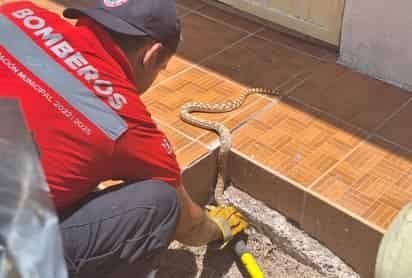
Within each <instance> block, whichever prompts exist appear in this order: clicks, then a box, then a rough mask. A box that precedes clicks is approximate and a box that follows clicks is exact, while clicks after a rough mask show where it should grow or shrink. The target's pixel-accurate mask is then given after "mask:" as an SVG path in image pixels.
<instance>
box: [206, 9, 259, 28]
mask: <svg viewBox="0 0 412 278" xmlns="http://www.w3.org/2000/svg"><path fill="white" fill-rule="evenodd" d="M199 12H200V13H202V14H204V15H206V16H210V17H212V18H214V19H217V20H219V21H222V22H225V23H227V24H230V25H232V26H235V27H237V28H240V29H243V30H245V31H248V32H251V33H253V32H256V31H257V30H258V29H260V28H262V26H261V25H259V24H257V23H255V22H252V21H249V20H247V19H244V18H242V17H240V16H238V15H235V14H233V13H229V12H226V11H224V10H222V9H219V8H216V7H213V6H209V5H207V6H205V7H203V8H201V9H199Z"/></svg>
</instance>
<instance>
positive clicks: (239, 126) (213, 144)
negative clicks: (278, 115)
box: [197, 68, 304, 149]
mask: <svg viewBox="0 0 412 278" xmlns="http://www.w3.org/2000/svg"><path fill="white" fill-rule="evenodd" d="M199 69H200V70H202V69H201V68H199ZM303 72H304V71H302V72H299V73H297V74H295V75H294V76H292V77H291V78H289V79H288V80H286V81H284V82H282V83H281V84H279V85H278V86H277V87H276V88H274V90H278V89H280V88H282V87H283V86H286V85H288V84H289V83H290V82H292V81H293V80H294V79H295V78H296V77H297V76H299V75H301V74H302V73H303ZM228 81H230V80H228ZM231 82H232V81H231ZM233 83H234V82H233ZM292 89H294V88H292ZM289 91H291V90H288V91H287V92H289ZM257 95H258V96H259V98H258V99H256V100H255V101H254V102H252V103H251V104H250V105H248V106H246V107H244V108H243V109H241V110H240V111H239V112H238V113H236V114H234V115H233V116H231V117H229V118H227V119H225V120H224V121H223V124H224V123H225V122H226V121H230V120H231V119H233V118H235V117H236V116H238V115H240V114H241V113H242V112H244V111H245V110H247V109H248V108H250V107H252V106H254V105H256V104H257V103H258V102H260V101H261V100H262V99H266V100H268V101H269V102H270V103H269V104H267V105H266V106H265V107H263V108H262V109H261V110H259V111H256V113H254V114H253V115H251V116H250V117H248V118H247V119H245V120H244V121H242V122H241V123H240V124H239V125H238V126H237V127H234V128H233V130H231V133H234V132H235V131H237V130H238V129H239V128H241V127H242V126H244V125H245V124H247V123H248V122H249V121H250V120H251V118H256V117H258V116H259V115H261V114H263V113H265V112H266V111H267V110H269V109H271V108H272V107H274V106H275V105H276V104H279V102H280V101H281V100H282V98H283V97H284V96H282V95H280V96H277V97H278V99H273V98H270V97H268V95H265V94H257ZM205 135H207V134H203V135H201V136H199V137H197V138H198V140H200V138H201V137H203V136H205ZM218 140H219V139H216V140H214V141H213V142H211V143H209V144H207V146H210V147H211V148H213V149H214V148H216V146H218V144H216V141H218Z"/></svg>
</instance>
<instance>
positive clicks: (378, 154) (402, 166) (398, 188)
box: [311, 138, 412, 229]
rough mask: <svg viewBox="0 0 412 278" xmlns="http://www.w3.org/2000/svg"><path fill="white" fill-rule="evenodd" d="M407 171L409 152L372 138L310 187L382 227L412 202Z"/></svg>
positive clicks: (411, 165) (410, 160)
mask: <svg viewBox="0 0 412 278" xmlns="http://www.w3.org/2000/svg"><path fill="white" fill-rule="evenodd" d="M410 173H412V155H411V154H409V153H406V152H404V151H402V150H401V149H399V148H397V147H395V146H393V145H390V144H388V143H386V142H384V141H382V140H379V139H377V138H372V139H370V140H368V141H366V142H363V143H362V145H360V146H359V148H358V149H356V150H355V151H354V152H353V153H352V154H351V155H350V156H349V157H347V158H346V159H345V160H344V161H342V162H340V163H339V164H338V165H337V167H336V168H334V169H333V170H332V171H331V172H330V173H328V174H327V176H325V177H324V178H323V179H322V180H320V181H319V182H318V183H317V184H315V185H314V186H313V187H311V190H313V191H315V192H317V193H319V194H320V195H321V196H323V197H324V198H326V199H328V200H329V201H330V202H333V203H336V204H339V205H340V206H342V207H344V208H346V209H347V210H348V211H350V212H352V213H354V214H356V215H358V216H361V217H363V218H364V219H365V220H368V221H370V222H371V223H372V224H375V225H377V226H379V227H381V228H383V229H385V228H386V227H387V225H388V224H389V223H390V221H391V220H392V218H393V217H394V215H396V213H395V211H399V209H400V208H402V207H403V206H404V205H405V204H406V203H408V202H410V201H412V186H411V185H410V182H411V181H412V177H410ZM385 217H386V218H385Z"/></svg>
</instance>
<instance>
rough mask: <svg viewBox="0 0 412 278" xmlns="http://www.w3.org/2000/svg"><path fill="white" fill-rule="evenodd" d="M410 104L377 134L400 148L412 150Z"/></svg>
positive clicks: (411, 105) (411, 110) (411, 112)
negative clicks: (400, 146)
mask: <svg viewBox="0 0 412 278" xmlns="http://www.w3.org/2000/svg"><path fill="white" fill-rule="evenodd" d="M411 117H412V103H409V104H408V105H406V106H405V107H404V108H403V109H402V111H400V112H399V113H398V114H397V115H395V116H394V117H393V118H392V119H391V120H389V121H388V122H387V123H386V124H385V125H384V126H383V127H382V129H381V130H379V131H378V133H379V134H380V135H381V136H383V137H385V138H387V139H389V140H391V141H393V142H396V143H398V144H400V145H402V146H405V147H407V148H409V149H411V150H412V126H411V124H410V123H411Z"/></svg>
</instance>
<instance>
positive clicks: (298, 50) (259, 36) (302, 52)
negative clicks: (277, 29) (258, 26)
mask: <svg viewBox="0 0 412 278" xmlns="http://www.w3.org/2000/svg"><path fill="white" fill-rule="evenodd" d="M264 29H266V28H262V30H260V31H263V30H264ZM268 30H271V29H268ZM260 31H259V32H260ZM255 36H256V37H257V38H259V39H262V40H264V41H266V42H269V43H271V44H273V45H276V46H282V47H285V48H287V49H289V50H292V51H294V52H297V53H299V54H302V55H305V56H308V57H311V58H314V59H316V60H318V61H321V62H323V63H324V62H326V61H325V60H322V59H323V57H326V55H327V54H325V55H324V56H322V57H318V56H315V55H312V54H310V53H307V52H305V51H302V50H300V49H297V48H294V47H292V46H289V45H287V44H283V43H280V42H275V41H272V40H271V39H268V38H265V37H262V36H261V35H258V34H257V33H256V34H255ZM289 36H290V35H289ZM292 37H293V36H292Z"/></svg>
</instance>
